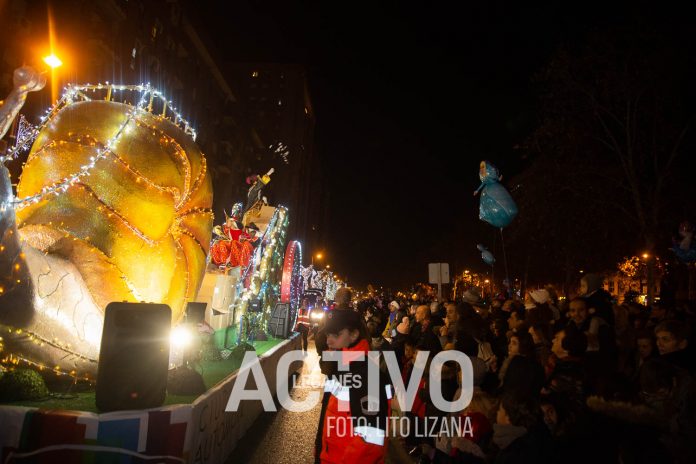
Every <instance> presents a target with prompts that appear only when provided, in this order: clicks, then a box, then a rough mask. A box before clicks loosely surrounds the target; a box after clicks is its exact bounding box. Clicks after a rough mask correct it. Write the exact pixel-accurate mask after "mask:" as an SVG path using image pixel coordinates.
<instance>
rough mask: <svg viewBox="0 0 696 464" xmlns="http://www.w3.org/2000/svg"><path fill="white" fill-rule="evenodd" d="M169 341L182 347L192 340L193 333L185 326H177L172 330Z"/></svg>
mask: <svg viewBox="0 0 696 464" xmlns="http://www.w3.org/2000/svg"><path fill="white" fill-rule="evenodd" d="M170 341H171V344H172V345H174V346H176V347H179V348H184V347H187V346H189V345H190V344H191V342H192V341H193V335H192V334H191V331H190V330H188V329H187V328H185V327H181V326H178V327H175V328H174V330H172V333H171V335H170Z"/></svg>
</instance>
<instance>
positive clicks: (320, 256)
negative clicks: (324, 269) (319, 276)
mask: <svg viewBox="0 0 696 464" xmlns="http://www.w3.org/2000/svg"><path fill="white" fill-rule="evenodd" d="M323 257H324V255H323V254H321V253H317V254H314V255H312V266H314V258H317V260H319V259H322V258H323Z"/></svg>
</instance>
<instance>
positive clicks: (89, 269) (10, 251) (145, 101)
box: [0, 83, 301, 380]
mask: <svg viewBox="0 0 696 464" xmlns="http://www.w3.org/2000/svg"><path fill="white" fill-rule="evenodd" d="M25 93H26V92H25ZM21 103H23V100H22V101H21V102H20V103H19V107H21ZM17 112H18V110H17V111H15V112H14V114H12V115H11V116H12V117H14V116H16V114H17ZM30 129H31V130H28V131H24V132H23V133H22V134H20V135H19V136H18V141H17V144H16V146H15V147H14V148H12V149H10V150H9V151H8V153H7V154H6V155H5V157H4V159H3V160H2V161H3V162H4V161H7V160H9V159H12V158H14V157H16V156H17V154H18V152H19V151H21V149H22V148H26V147H29V146H31V151H30V153H29V156H28V159H27V161H26V164H25V165H24V169H23V171H22V175H21V178H20V181H19V184H18V185H17V193H16V196H15V195H13V193H12V189H11V184H10V180H9V175H8V173H7V170H6V169H5V168H4V166H2V167H1V169H2V171H3V172H2V173H0V174H2V175H0V203H1V209H2V210H1V211H0V214H1V216H0V309H1V310H0V329H1V330H2V332H3V334H2V337H3V345H4V346H3V348H4V349H3V352H2V357H3V359H2V360H3V361H4V362H5V364H7V363H10V364H28V365H31V366H34V367H39V368H41V369H43V368H48V369H52V370H53V371H54V372H56V373H57V374H61V375H71V376H73V377H76V378H79V379H88V380H91V379H93V377H94V373H95V372H96V367H97V360H98V355H99V343H100V340H101V333H102V326H103V310H104V307H105V306H106V305H107V304H108V303H109V302H111V301H145V302H158V303H166V304H168V305H169V306H170V307H171V309H172V324H173V325H176V324H177V323H178V322H180V321H181V320H182V318H183V316H184V312H185V309H186V305H187V303H189V302H194V301H208V302H209V303H211V304H209V305H208V306H209V310H208V313H207V314H206V320H207V321H208V322H209V323H211V324H213V325H215V326H216V327H215V328H217V329H220V328H225V327H229V326H230V325H233V324H238V323H240V322H241V323H243V327H242V328H243V329H245V330H246V332H245V333H243V334H239V335H238V340H237V341H238V342H241V341H247V340H248V339H249V337H250V336H251V337H252V339H253V336H254V334H256V335H257V336H258V334H259V333H261V332H262V331H263V329H264V328H265V324H266V323H267V322H268V320H269V318H270V315H271V309H272V307H273V305H274V304H275V303H276V302H278V301H280V300H281V292H280V285H281V280H282V278H283V269H284V266H283V259H284V255H285V249H286V248H285V243H286V234H287V232H286V231H287V223H288V214H287V210H286V209H285V208H283V207H277V208H273V207H270V206H267V205H265V204H263V203H258V202H255V203H254V204H253V207H251V208H249V209H248V210H247V211H245V212H244V213H245V214H244V216H243V217H244V220H245V221H247V224H248V223H249V222H252V221H253V222H254V223H255V224H256V225H257V226H258V228H259V233H260V238H259V240H258V242H259V243H258V244H257V246H255V247H254V248H253V251H252V252H251V253H250V256H248V258H247V260H248V261H247V262H246V263H245V266H237V267H236V268H233V269H226V270H224V271H221V270H220V269H219V268H216V267H215V266H210V265H209V264H208V263H209V259H208V256H207V255H208V251H209V246H210V243H211V237H212V230H213V214H212V210H211V207H212V199H213V196H212V195H213V192H212V184H211V179H210V175H209V172H208V169H207V166H206V160H205V157H204V155H203V154H202V153H201V151H200V149H199V148H198V146H197V145H196V143H195V138H196V132H195V130H194V129H193V128H192V127H191V125H190V124H189V123H188V122H187V121H186V120H185V119H184V118H183V117H182V116H181V115H180V114H179V113H178V112H177V111H176V109H175V108H174V107H173V105H172V103H171V102H170V101H168V100H167V99H166V98H165V97H164V96H163V95H162V93H160V92H159V91H157V90H155V89H154V88H152V87H151V86H150V85H149V84H148V85H137V86H122V85H113V84H108V83H107V84H98V85H75V86H70V87H67V88H66V90H65V93H64V95H63V96H62V98H61V99H60V100H59V101H58V102H57V103H56V104H55V105H54V106H53V107H52V108H51V109H49V110H48V112H47V113H46V114H45V116H44V117H43V118H42V122H41V124H40V125H39V126H38V127H36V128H33V127H31V128H30ZM34 138H35V140H33V139H34ZM32 140H33V144H32ZM237 208H238V209H239V207H237ZM247 224H245V225H247ZM291 243H294V242H291ZM290 248H292V249H293V250H294V249H295V248H297V249H298V252H297V253H296V254H293V256H296V258H295V259H297V260H298V263H299V262H300V261H299V260H301V253H300V252H299V245H293V246H292V247H289V249H290ZM206 266H208V272H206ZM298 269H299V265H294V261H293V266H291V272H293V271H292V270H294V272H295V274H291V275H290V277H288V279H290V280H291V281H293V282H294V285H298V282H297V274H298ZM202 284H203V289H202V291H201V294H200V295H199V289H201V285H202ZM221 297H222V298H221ZM286 299H287V298H286ZM250 303H251V304H252V305H253V306H254V309H257V308H259V307H260V311H256V312H254V313H253V314H251V313H250V312H249V311H248V310H249V307H250ZM248 312H249V314H248ZM215 316H223V317H215Z"/></svg>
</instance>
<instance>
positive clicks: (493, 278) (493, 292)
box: [491, 231, 497, 300]
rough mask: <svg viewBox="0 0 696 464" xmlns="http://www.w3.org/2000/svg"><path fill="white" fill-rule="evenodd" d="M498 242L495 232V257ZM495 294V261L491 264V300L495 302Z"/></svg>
mask: <svg viewBox="0 0 696 464" xmlns="http://www.w3.org/2000/svg"><path fill="white" fill-rule="evenodd" d="M496 241H497V237H496V236H495V231H493V247H492V248H493V256H495V255H496V254H497V253H496V249H495V245H496V243H495V242H496ZM494 294H495V261H493V264H491V300H493V298H494V296H495V295H494Z"/></svg>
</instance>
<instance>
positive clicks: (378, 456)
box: [319, 340, 391, 464]
mask: <svg viewBox="0 0 696 464" xmlns="http://www.w3.org/2000/svg"><path fill="white" fill-rule="evenodd" d="M369 350H370V345H369V343H368V342H367V340H360V341H359V342H358V343H357V344H356V345H355V346H353V347H351V348H346V349H344V350H342V351H343V359H344V362H348V363H349V366H350V367H349V371H348V372H350V373H351V374H353V375H355V374H360V375H361V380H362V386H361V387H356V386H352V387H349V386H342V385H341V384H340V383H339V382H338V381H336V380H334V379H327V380H326V386H325V389H324V390H325V394H329V395H330V396H329V399H328V402H327V403H326V409H325V410H324V411H323V416H324V417H323V431H322V437H321V448H320V453H321V454H320V456H319V457H320V459H321V462H322V463H331V464H334V463H335V464H343V463H360V464H381V463H384V458H385V456H386V451H387V437H386V430H387V426H388V423H387V421H388V417H389V403H388V400H389V399H390V398H391V386H386V388H385V386H384V385H380V390H381V392H380V393H383V394H380V412H378V413H374V414H372V415H370V416H369V420H368V421H367V422H363V421H362V420H361V422H360V424H362V425H360V426H359V427H355V428H354V427H353V422H352V419H351V417H358V416H362V417H366V418H367V415H366V413H365V411H364V410H361V404H362V403H363V402H364V401H365V400H366V396H364V395H366V394H367V393H366V392H367V375H366V374H367V364H366V362H355V361H352V360H351V357H352V356H354V355H355V354H357V353H360V352H363V353H365V357H366V358H367V352H368V351H369ZM385 392H386V393H385ZM365 423H370V424H373V425H374V426H373V425H367V426H365V425H364V424H365Z"/></svg>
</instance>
